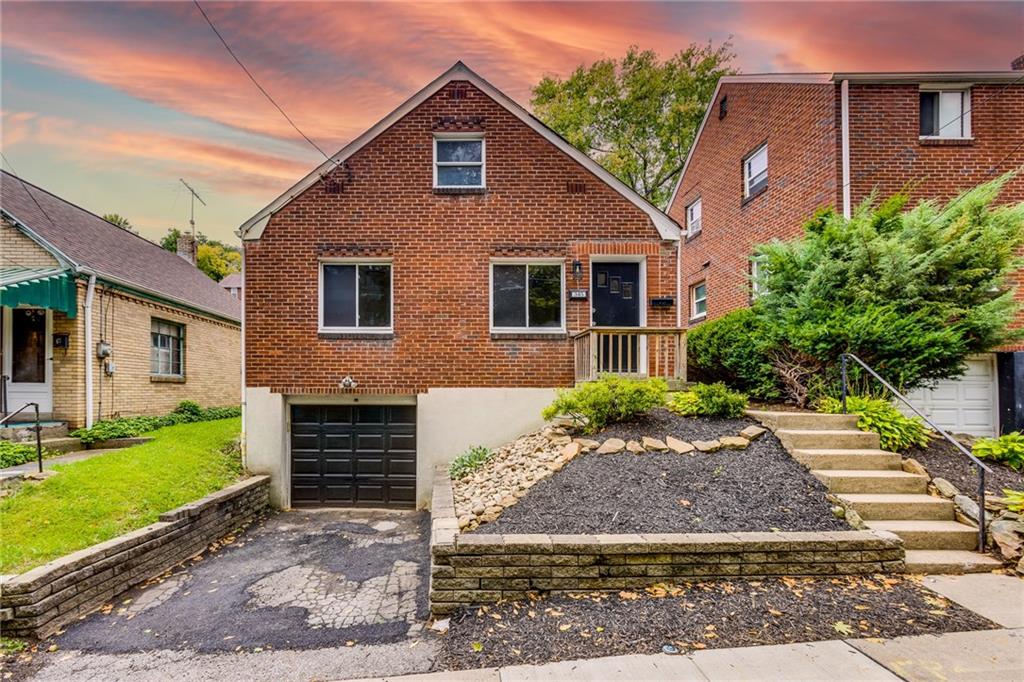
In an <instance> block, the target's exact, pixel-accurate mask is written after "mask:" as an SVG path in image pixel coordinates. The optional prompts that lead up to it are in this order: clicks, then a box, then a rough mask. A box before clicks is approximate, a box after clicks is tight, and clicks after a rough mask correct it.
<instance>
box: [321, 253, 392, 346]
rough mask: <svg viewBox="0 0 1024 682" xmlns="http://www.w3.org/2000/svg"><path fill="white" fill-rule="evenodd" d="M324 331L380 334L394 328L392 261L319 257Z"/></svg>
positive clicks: (322, 327) (322, 326)
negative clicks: (324, 258)
mask: <svg viewBox="0 0 1024 682" xmlns="http://www.w3.org/2000/svg"><path fill="white" fill-rule="evenodd" d="M319 289H320V296H319V299H320V301H319V305H320V314H319V326H320V331H321V332H345V333H356V334H359V333H363V334H379V333H390V332H391V331H392V319H391V318H392V308H393V287H392V286H391V261H390V260H384V259H362V258H361V259H332V260H324V261H320V287H319Z"/></svg>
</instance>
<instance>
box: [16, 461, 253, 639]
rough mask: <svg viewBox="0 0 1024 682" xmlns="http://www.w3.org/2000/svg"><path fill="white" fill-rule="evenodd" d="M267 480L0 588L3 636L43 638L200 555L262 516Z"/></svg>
mask: <svg viewBox="0 0 1024 682" xmlns="http://www.w3.org/2000/svg"><path fill="white" fill-rule="evenodd" d="M269 484H270V478H269V477H268V476H253V477H251V478H247V479H245V480H244V481H239V482H238V483H235V484H234V485H231V486H228V487H227V488H224V489H223V490H220V491H217V492H215V493H212V494H211V495H207V496H206V497H204V498H202V499H201V500H197V501H195V502H191V503H189V504H186V505H183V506H181V507H178V508H177V509H172V510H171V511H168V512H165V513H163V514H161V515H160V520H159V521H158V522H157V523H154V524H151V525H148V526H146V527H144V528H139V529H138V530H135V531H132V532H130V533H126V534H124V535H121V536H118V537H116V538H113V539H111V540H107V541H106V542H102V543H100V544H98V545H93V546H92V547H87V548H86V549H82V550H79V551H77V552H73V553H72V554H68V555H67V556H64V557H61V558H60V559H56V560H54V561H51V562H49V563H48V564H44V565H42V566H39V567H37V568H33V569H32V570H30V571H27V572H25V573H22V574H21V575H16V576H6V577H4V578H3V579H2V581H0V625H2V628H3V632H4V635H6V636H15V637H39V638H43V637H47V636H49V635H50V634H52V633H54V632H55V631H56V630H58V629H59V628H60V627H62V626H63V625H65V624H67V623H69V622H71V621H73V620H75V619H76V618H78V617H79V616H81V615H83V614H85V613H88V612H90V611H92V610H94V609H96V608H98V607H100V606H102V605H103V604H105V603H106V602H108V601H109V600H110V599H111V598H112V597H114V596H116V595H117V594H120V593H121V592H124V591H125V590H127V589H128V588H130V587H132V586H133V585H136V584H138V583H141V582H144V581H145V580H148V579H149V578H152V577H154V576H157V575H160V574H161V573H163V572H164V571H166V570H167V569H169V568H171V567H172V566H175V565H176V564H178V563H180V562H181V561H184V560H185V559H187V558H189V557H190V556H194V555H195V554H198V553H199V552H201V551H203V549H205V548H206V547H207V546H208V545H209V544H210V543H211V542H213V541H215V540H218V539H220V538H222V537H224V536H225V535H229V534H230V533H231V532H232V531H234V530H235V529H237V528H239V527H240V526H242V525H244V524H246V523H248V522H249V521H251V520H252V519H253V518H255V517H256V516H257V515H259V514H260V513H262V512H263V511H264V510H265V509H266V508H267V504H268V499H269V498H268V494H269Z"/></svg>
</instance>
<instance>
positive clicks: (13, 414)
mask: <svg viewBox="0 0 1024 682" xmlns="http://www.w3.org/2000/svg"><path fill="white" fill-rule="evenodd" d="M29 407H32V408H35V411H36V425H35V429H34V430H35V432H36V461H37V462H38V463H39V473H43V442H42V436H40V435H39V434H40V432H41V431H42V430H43V429H42V427H41V426H39V403H25V404H24V405H22V406H21V407H19V408H18V409H16V410H15V411H14V412H11V413H10V414H9V415H7V416H5V417H4V418H3V419H0V426H3V425H4V424H6V423H7V422H9V421H11V420H12V419H13V418H15V417H17V416H18V415H19V414H21V413H22V412H24V411H25V409H26V408H29Z"/></svg>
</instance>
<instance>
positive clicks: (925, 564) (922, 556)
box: [905, 549, 1003, 575]
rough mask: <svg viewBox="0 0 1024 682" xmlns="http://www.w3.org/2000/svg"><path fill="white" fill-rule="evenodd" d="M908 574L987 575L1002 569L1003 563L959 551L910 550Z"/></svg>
mask: <svg viewBox="0 0 1024 682" xmlns="http://www.w3.org/2000/svg"><path fill="white" fill-rule="evenodd" d="M906 566H907V567H906V569H905V570H906V572H907V573H933V574H936V573H937V574H951V575H960V574H962V573H986V572H988V571H994V570H995V569H997V568H1002V566H1003V564H1002V562H1000V561H998V560H996V559H993V558H992V557H990V556H988V555H987V554H978V553H977V552H966V551H964V550H957V549H908V550H907V558H906Z"/></svg>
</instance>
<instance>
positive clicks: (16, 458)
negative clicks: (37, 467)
mask: <svg viewBox="0 0 1024 682" xmlns="http://www.w3.org/2000/svg"><path fill="white" fill-rule="evenodd" d="M48 456H49V451H47V450H46V449H45V448H44V449H43V457H48ZM35 459H36V444H35V442H31V443H12V442H11V441H9V440H0V469H6V468H7V467H16V466H18V465H19V464H24V463H25V462H33V461H35Z"/></svg>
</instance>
